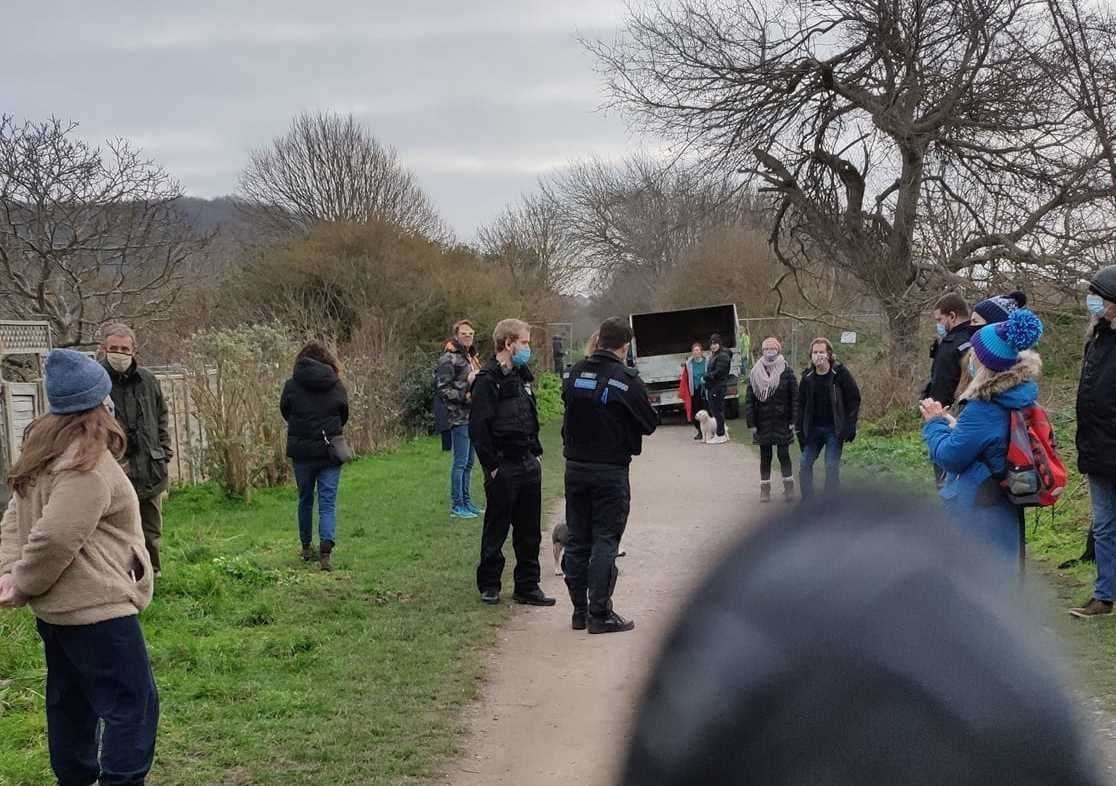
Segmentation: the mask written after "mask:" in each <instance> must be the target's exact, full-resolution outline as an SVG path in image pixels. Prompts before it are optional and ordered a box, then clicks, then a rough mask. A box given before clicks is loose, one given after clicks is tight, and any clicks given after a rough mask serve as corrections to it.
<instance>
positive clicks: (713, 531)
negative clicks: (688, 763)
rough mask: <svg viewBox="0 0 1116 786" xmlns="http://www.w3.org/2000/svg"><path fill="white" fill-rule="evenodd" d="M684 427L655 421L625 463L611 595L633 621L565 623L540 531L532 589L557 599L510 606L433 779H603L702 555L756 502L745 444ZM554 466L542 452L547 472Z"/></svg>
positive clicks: (755, 465) (734, 530)
mask: <svg viewBox="0 0 1116 786" xmlns="http://www.w3.org/2000/svg"><path fill="white" fill-rule="evenodd" d="M738 422H739V421H738ZM730 428H731V426H730ZM738 436H739V435H738ZM692 437H693V431H692V430H690V429H689V428H684V427H664V428H662V429H660V430H659V431H658V432H657V433H656V434H655V435H654V436H653V437H651V438H650V439H648V440H647V441H646V443H645V446H644V455H643V456H641V457H639V458H637V459H636V460H635V462H634V463H633V465H632V511H631V517H630V518H629V521H628V529H627V532H626V533H625V535H624V548H625V549H626V550H627V552H628V556H626V557H624V558H622V559H621V560H620V561H619V565H620V571H621V576H620V580H619V582H618V585H617V589H616V595H615V597H614V602H615V604H616V609H617V610H618V611H619V612H620V613H621V614H624V615H625V616H629V617H632V618H634V619H635V621H636V630H635V631H633V632H632V633H625V634H618V635H610V636H590V635H587V634H585V633H575V632H574V631H571V630H570V611H571V608H570V603H569V596H568V595H567V594H566V592H565V585H564V584H563V583H562V579H560V578H558V577H556V576H554V569H553V559H552V557H551V555H550V538H549V536H545V537H544V543H543V550H544V554H543V587H544V588H545V589H546V591H547V592H548V593H550V594H553V595H555V596H557V597H558V598H559V602H558V606H557V607H555V608H553V609H523V610H519V611H517V612H516V613H515V615H514V617H513V618H512V620H511V622H510V623H509V624H508V625H507V626H506V627H505V629H504V631H503V633H502V637H501V642H500V645H499V646H498V647H497V649H496V651H495V652H494V653H493V654H492V656H491V657H492V661H491V665H490V667H489V682H488V685H487V687H486V690H485V695H484V698H483V700H482V701H481V702H480V703H479V704H478V705H477V706H476V707H475V708H474V709H473V710H472V711H471V712H470V714H469V718H468V727H469V734H468V737H467V739H468V742H467V743H466V750H465V753H464V755H463V756H462V757H461V758H460V759H459V760H458V761H456V762H454V763H453V764H452V765H451V767H450V768H449V770H448V772H447V775H446V776H445V778H444V779H443V781H442V783H445V784H449V785H450V786H481V785H482V784H484V786H499V785H501V784H509V785H510V784H515V786H523V784H530V786H549V784H564V785H565V786H569V785H570V784H578V785H579V786H597V785H598V784H599V785H600V786H605V784H611V783H614V782H615V773H616V767H617V766H618V763H617V761H616V759H617V756H618V754H619V752H620V751H622V750H623V748H624V740H625V737H626V733H627V726H628V723H629V718H630V714H631V710H632V708H633V706H634V705H635V702H636V699H637V696H638V693H639V689H640V686H641V684H642V680H643V678H644V675H645V673H646V671H647V669H648V668H649V666H650V665H651V662H652V661H653V659H654V657H655V654H656V652H657V650H658V646H659V641H660V638H661V636H662V635H663V633H664V631H665V629H666V628H667V626H668V625H669V623H670V622H671V620H672V619H673V616H674V613H675V611H676V608H677V606H678V604H680V603H681V602H683V601H684V600H685V599H686V597H687V596H688V594H689V590H690V589H691V587H692V585H693V584H694V583H695V582H696V581H698V580H699V579H700V578H701V577H702V575H703V574H704V572H705V569H706V567H707V566H709V564H710V559H711V556H712V555H713V554H715V553H717V551H718V549H719V547H721V546H723V545H724V544H725V543H726V541H730V540H731V539H733V537H734V536H735V535H737V534H738V533H739V532H741V531H742V529H743V528H744V527H745V526H746V522H747V521H748V520H749V519H750V518H751V516H752V515H753V513H754V512H755V508H757V507H759V506H758V504H757V500H758V496H759V495H758V484H759V461H758V459H757V458H756V457H755V456H754V454H753V453H752V451H750V450H749V449H748V448H746V447H745V446H743V445H741V444H738V443H732V444H728V445H716V446H714V445H703V444H701V443H698V442H694V441H693V440H692ZM559 467H560V465H557V462H551V463H550V464H549V465H548V466H547V471H550V472H555V471H560V469H559ZM687 489H691V490H692V493H689V494H687V493H686V490H687ZM773 504H779V505H781V504H782V503H773ZM556 514H557V515H558V516H561V515H562V510H561V508H559V510H557V511H556ZM510 567H511V566H510V565H509V569H510Z"/></svg>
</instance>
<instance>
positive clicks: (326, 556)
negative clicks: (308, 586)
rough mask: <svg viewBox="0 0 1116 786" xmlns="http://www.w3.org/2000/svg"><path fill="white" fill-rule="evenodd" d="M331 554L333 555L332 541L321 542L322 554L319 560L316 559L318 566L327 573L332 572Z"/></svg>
mask: <svg viewBox="0 0 1116 786" xmlns="http://www.w3.org/2000/svg"><path fill="white" fill-rule="evenodd" d="M332 553H333V541H332V540H323V541H322V553H321V556H320V558H319V559H318V564H319V565H320V566H321V568H322V570H324V571H327V572H328V571H331V570H333V561H332V560H331V559H330V555H331V554H332Z"/></svg>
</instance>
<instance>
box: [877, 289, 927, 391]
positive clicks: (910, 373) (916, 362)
mask: <svg viewBox="0 0 1116 786" xmlns="http://www.w3.org/2000/svg"><path fill="white" fill-rule="evenodd" d="M885 313H886V314H887V329H888V332H889V335H888V344H889V347H890V355H889V357H888V372H889V374H890V376H891V390H892V394H891V402H889V403H891V404H910V403H912V402H914V400H915V397H916V395H917V391H918V389H919V387H920V386H921V385H922V383H923V382H924V381H925V380H923V379H922V377H923V376H925V369H924V368H923V365H924V363H923V359H924V355H925V354H926V351H925V348H924V347H923V346H922V345H921V344H920V343H919V338H918V336H919V323H920V322H921V319H922V315H921V314H919V313H918V311H917V310H913V309H903V308H901V307H888V308H886V309H885Z"/></svg>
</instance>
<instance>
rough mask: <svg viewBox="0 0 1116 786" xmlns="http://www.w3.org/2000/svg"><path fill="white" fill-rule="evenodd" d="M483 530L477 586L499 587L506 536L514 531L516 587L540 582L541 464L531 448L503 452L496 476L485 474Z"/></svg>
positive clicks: (522, 588) (527, 587) (522, 589)
mask: <svg viewBox="0 0 1116 786" xmlns="http://www.w3.org/2000/svg"><path fill="white" fill-rule="evenodd" d="M484 494H485V498H486V499H485V508H484V530H483V532H482V533H481V555H480V564H478V565H477V589H478V590H480V591H481V592H485V591H486V590H495V591H496V592H499V591H500V577H501V576H502V575H503V573H504V541H506V540H507V539H508V530H509V529H510V530H511V532H512V547H513V548H514V550H515V574H514V575H515V592H518V593H529V592H532V591H534V590H536V589H538V588H539V578H540V577H541V569H540V567H539V546H540V545H541V543H542V464H541V463H540V461H539V460H538V458H536V457H535V456H533V455H531V454H530V453H527V454H525V455H523V456H521V457H519V458H514V459H512V458H501V459H500V466H499V468H498V469H497V471H496V477H495V478H493V477H492V476H491V474H490V473H487V472H486V473H485V478H484Z"/></svg>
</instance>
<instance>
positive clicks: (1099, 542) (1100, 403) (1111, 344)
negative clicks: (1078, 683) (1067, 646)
mask: <svg viewBox="0 0 1116 786" xmlns="http://www.w3.org/2000/svg"><path fill="white" fill-rule="evenodd" d="M1086 305H1087V307H1088V309H1089V313H1090V314H1091V315H1092V317H1093V329H1092V332H1091V333H1090V335H1089V341H1088V343H1087V344H1086V345H1085V359H1084V362H1083V363H1082V365H1081V382H1080V384H1079V386H1078V388H1077V468H1078V469H1079V470H1080V471H1081V474H1082V475H1086V476H1087V477H1088V478H1089V498H1090V499H1091V500H1092V504H1093V527H1092V537H1093V541H1094V551H1095V556H1096V562H1097V581H1096V585H1095V586H1094V588H1093V597H1092V598H1091V599H1090V600H1089V602H1088V603H1086V604H1085V605H1084V606H1083V607H1081V608H1078V609H1073V610H1072V612H1071V613H1073V614H1074V615H1075V616H1077V617H1096V616H1101V615H1107V614H1111V613H1112V601H1113V600H1114V599H1116V330H1114V329H1113V323H1114V322H1116V265H1111V266H1109V267H1106V268H1104V269H1102V270H1101V271H1100V272H1099V273H1097V274H1096V275H1095V276H1094V277H1093V280H1092V281H1091V282H1090V283H1089V295H1088V298H1087V300H1086Z"/></svg>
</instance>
